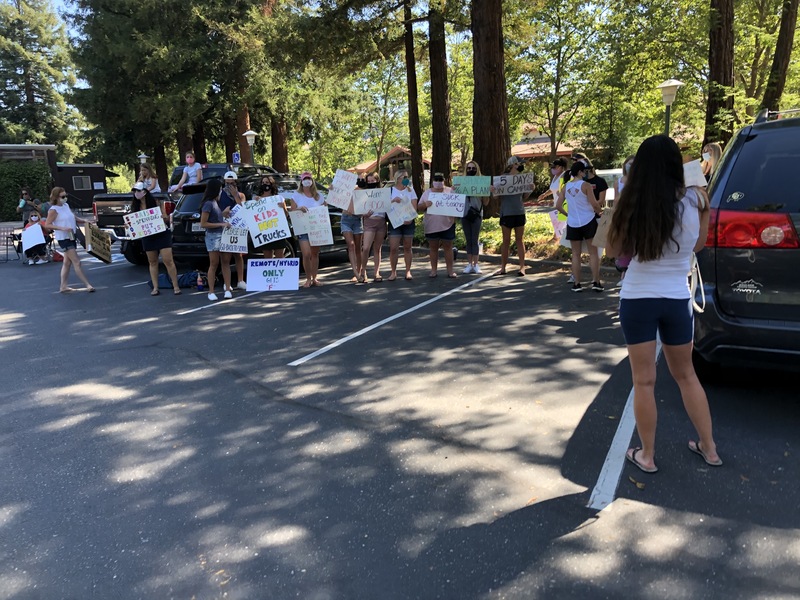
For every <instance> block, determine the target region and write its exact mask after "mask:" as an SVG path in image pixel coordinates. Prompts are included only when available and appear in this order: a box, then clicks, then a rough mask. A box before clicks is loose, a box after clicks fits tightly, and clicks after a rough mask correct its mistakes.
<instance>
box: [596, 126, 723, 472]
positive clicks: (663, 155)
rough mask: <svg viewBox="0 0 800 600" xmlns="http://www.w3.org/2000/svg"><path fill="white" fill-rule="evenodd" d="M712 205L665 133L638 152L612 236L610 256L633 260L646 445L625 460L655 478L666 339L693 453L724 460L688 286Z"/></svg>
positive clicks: (632, 310)
mask: <svg viewBox="0 0 800 600" xmlns="http://www.w3.org/2000/svg"><path fill="white" fill-rule="evenodd" d="M708 217H709V212H708V199H707V197H706V196H705V193H704V192H703V191H702V190H700V189H698V188H689V189H687V188H686V186H685V184H684V178H683V160H682V158H681V153H680V150H679V149H678V146H677V144H676V143H675V142H674V141H673V140H672V139H671V138H669V137H667V136H665V135H657V136H653V137H650V138H647V139H646V140H645V141H644V142H642V145H641V146H639V150H638V152H637V153H636V157H635V159H634V161H633V165H632V167H631V169H630V173H629V174H628V178H627V182H626V184H625V187H624V189H623V190H622V193H621V194H620V197H619V199H618V200H617V201H616V208H615V210H614V218H613V219H612V221H611V227H610V229H609V233H608V247H607V248H606V252H607V253H609V255H610V256H617V255H619V254H620V253H623V254H626V255H629V256H631V257H632V258H631V263H630V266H629V268H628V272H627V275H626V276H625V279H624V280H623V281H622V289H621V291H620V306H619V320H620V324H621V325H622V332H623V334H624V336H625V343H626V344H627V346H628V356H629V358H630V364H631V373H632V375H633V389H634V396H633V411H634V415H635V417H636V429H637V431H638V433H639V439H640V440H641V447H635V448H630V449H629V450H628V452H627V453H626V458H627V459H628V460H629V461H630V462H631V463H633V464H634V465H636V466H637V467H638V468H639V469H641V470H642V471H644V472H646V473H655V472H656V471H657V470H658V468H657V467H656V464H655V437H656V419H657V410H656V400H655V383H656V335H659V336H660V338H661V342H662V346H663V349H664V356H665V357H666V359H667V366H668V367H669V371H670V373H671V374H672V376H673V378H674V379H675V381H676V383H677V384H678V387H679V388H680V391H681V398H682V399H683V405H684V407H685V408H686V412H687V414H688V415H689V419H691V421H692V424H693V425H694V427H695V429H696V430H697V436H698V439H696V440H692V441H690V442H689V450H691V451H692V452H694V453H695V454H698V455H700V457H701V458H702V459H703V460H704V461H705V462H706V463H707V464H709V465H711V466H719V465H721V464H722V460H721V459H720V457H719V455H718V454H717V446H716V444H715V442H714V437H713V435H712V426H711V411H710V410H709V408H708V400H707V398H706V394H705V391H704V390H703V386H702V385H701V384H700V381H699V380H698V379H697V375H696V374H695V371H694V366H693V364H692V338H693V333H694V327H693V318H692V300H691V292H690V290H689V285H688V282H687V276H688V273H689V271H690V268H691V267H690V265H691V257H692V253H693V252H696V251H698V250H699V249H700V248H702V247H703V245H704V243H705V240H706V236H707V234H708Z"/></svg>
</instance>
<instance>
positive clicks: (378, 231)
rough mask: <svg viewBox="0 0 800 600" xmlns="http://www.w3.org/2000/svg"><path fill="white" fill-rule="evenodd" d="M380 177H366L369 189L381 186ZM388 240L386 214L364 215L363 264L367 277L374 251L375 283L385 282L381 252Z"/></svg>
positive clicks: (374, 174)
mask: <svg viewBox="0 0 800 600" xmlns="http://www.w3.org/2000/svg"><path fill="white" fill-rule="evenodd" d="M380 181H381V179H380V175H378V173H370V174H368V175H367V177H366V185H367V189H374V188H377V187H378V186H379V185H380ZM384 239H386V213H383V212H372V211H369V212H367V213H366V214H365V215H364V240H363V246H362V248H361V264H362V265H363V266H362V268H363V269H364V271H365V273H364V276H365V277H366V269H367V262H368V261H369V251H370V249H372V265H373V267H374V276H373V278H372V282H373V283H380V282H381V281H383V277H382V276H381V251H382V249H383V240H384Z"/></svg>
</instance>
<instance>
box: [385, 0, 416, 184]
mask: <svg viewBox="0 0 800 600" xmlns="http://www.w3.org/2000/svg"><path fill="white" fill-rule="evenodd" d="M411 18H412V15H411V0H404V2H403V19H404V20H405V35H404V40H405V47H406V87H407V88H408V133H409V137H410V138H411V140H410V141H411V180H412V182H413V184H414V191H416V192H417V196H420V195H422V187H423V186H422V174H423V171H424V168H423V166H422V135H421V133H420V130H419V101H418V99H417V61H416V58H415V57H414V24H413V23H412V22H411ZM379 166H380V165H379Z"/></svg>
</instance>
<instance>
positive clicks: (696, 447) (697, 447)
mask: <svg viewBox="0 0 800 600" xmlns="http://www.w3.org/2000/svg"><path fill="white" fill-rule="evenodd" d="M692 444H694V446H693V445H692ZM688 448H689V450H690V451H691V452H694V453H695V454H697V455H698V456H699V457H701V458H702V459H703V460H704V461H706V464H707V465H709V466H711V467H721V466H722V459H721V458H718V459H717V461H716V462H711V461H710V460H708V458H707V457H706V453H705V452H703V449H702V448H701V447H700V441H699V440H698V441H694V440H689V446H688Z"/></svg>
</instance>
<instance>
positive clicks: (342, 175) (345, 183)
mask: <svg viewBox="0 0 800 600" xmlns="http://www.w3.org/2000/svg"><path fill="white" fill-rule="evenodd" d="M356 181H358V175H356V174H355V173H350V172H349V171H343V170H342V169H336V175H335V176H334V177H333V183H331V187H330V189H329V190H328V197H327V198H326V202H327V203H328V204H330V205H332V206H335V207H337V208H341V209H342V210H348V209H349V208H350V201H351V200H352V199H353V190H354V189H355V187H356Z"/></svg>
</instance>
